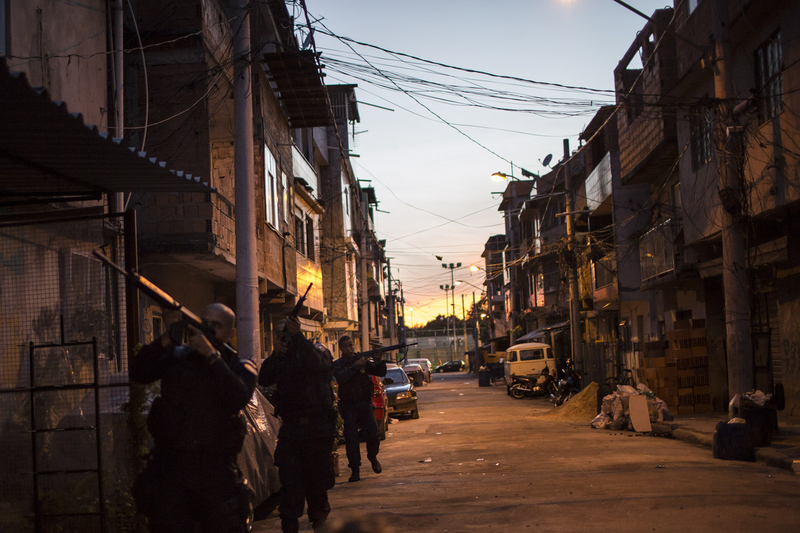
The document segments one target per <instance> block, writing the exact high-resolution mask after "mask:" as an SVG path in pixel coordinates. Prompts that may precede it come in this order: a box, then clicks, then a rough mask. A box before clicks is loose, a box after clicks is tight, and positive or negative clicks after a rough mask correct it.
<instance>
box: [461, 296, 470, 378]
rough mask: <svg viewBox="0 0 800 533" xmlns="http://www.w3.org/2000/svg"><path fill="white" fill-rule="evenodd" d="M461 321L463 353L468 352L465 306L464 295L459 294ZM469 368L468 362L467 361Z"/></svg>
mask: <svg viewBox="0 0 800 533" xmlns="http://www.w3.org/2000/svg"><path fill="white" fill-rule="evenodd" d="M461 321H462V322H463V323H464V353H466V352H468V351H469V350H468V349H467V308H466V307H464V295H463V294H462V295H461ZM467 368H469V362H468V363H467Z"/></svg>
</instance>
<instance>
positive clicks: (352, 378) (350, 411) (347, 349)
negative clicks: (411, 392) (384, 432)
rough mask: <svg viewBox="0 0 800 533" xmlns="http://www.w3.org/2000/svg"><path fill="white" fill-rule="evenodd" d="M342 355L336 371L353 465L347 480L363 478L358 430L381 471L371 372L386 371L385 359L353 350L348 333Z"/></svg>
mask: <svg viewBox="0 0 800 533" xmlns="http://www.w3.org/2000/svg"><path fill="white" fill-rule="evenodd" d="M339 349H340V350H341V352H342V357H341V358H339V359H337V360H336V361H334V363H333V375H334V377H335V378H336V383H337V384H338V386H339V412H340V413H341V414H342V419H343V420H344V445H345V450H346V452H347V462H348V466H349V467H350V478H349V479H348V481H351V482H352V481H359V480H360V479H361V450H360V443H359V430H361V433H362V434H363V435H364V440H365V441H366V443H367V459H368V460H369V462H370V463H371V464H372V471H373V472H375V473H376V474H380V473H381V471H382V467H381V463H380V462H379V461H378V452H379V451H380V443H381V440H380V435H379V434H378V425H377V422H375V413H374V410H373V407H372V394H373V390H374V384H373V382H372V377H371V376H378V377H383V376H385V375H386V362H385V361H380V360H378V361H375V360H373V359H371V358H369V357H361V356H358V355H356V354H355V353H354V352H353V339H351V338H350V337H348V336H347V335H345V336H343V337H341V338H340V339H339Z"/></svg>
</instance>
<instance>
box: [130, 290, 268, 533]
mask: <svg viewBox="0 0 800 533" xmlns="http://www.w3.org/2000/svg"><path fill="white" fill-rule="evenodd" d="M165 318H166V320H165V322H166V324H167V328H166V331H167V332H170V330H171V329H172V325H173V324H175V323H177V322H178V320H179V319H180V313H171V314H168V315H167V316H166V317H165ZM202 319H203V322H205V324H206V325H207V326H209V328H210V329H212V330H213V331H214V339H215V340H216V341H220V342H221V343H227V342H228V341H230V339H231V337H232V336H233V331H234V326H235V324H236V317H235V316H234V314H233V311H231V310H230V309H229V308H228V307H226V306H224V305H222V304H212V305H209V306H208V307H206V309H205V310H204V311H203V314H202ZM189 330H190V336H189V343H188V344H178V343H175V342H173V341H172V340H171V338H170V335H169V333H164V335H162V336H161V337H159V338H158V339H156V340H155V341H154V342H152V343H151V344H148V345H147V346H145V347H144V348H142V349H141V351H139V353H138V354H136V356H135V357H134V358H133V359H132V361H131V369H130V376H131V380H132V381H134V382H137V383H150V382H153V381H156V380H159V379H160V380H161V395H160V396H159V397H158V398H156V399H155V401H154V402H153V405H152V407H151V408H150V415H149V416H148V417H147V428H148V429H149V430H150V434H151V435H152V436H153V440H154V442H155V447H154V448H153V452H152V454H151V456H150V460H149V462H148V464H147V467H146V468H145V470H144V471H143V472H142V473H141V474H140V475H139V477H138V478H137V479H136V483H135V484H134V490H133V492H134V497H135V499H136V503H137V506H138V507H139V511H140V512H141V513H142V514H143V515H145V516H146V517H147V518H148V522H149V531H150V532H151V533H184V532H185V533H190V532H193V531H195V524H194V522H199V525H200V531H203V532H207V533H220V532H223V533H241V532H244V531H246V528H247V521H248V518H249V517H250V501H249V498H248V491H247V486H246V483H245V481H244V478H243V476H242V473H241V471H240V470H239V467H238V465H237V462H236V456H237V455H238V453H239V451H240V450H241V449H242V444H243V443H244V437H245V434H246V422H245V418H244V415H243V414H242V409H243V408H244V407H245V406H246V405H247V403H248V402H249V401H250V397H251V396H252V395H253V390H254V389H255V386H256V367H255V364H254V363H253V362H252V361H251V360H250V359H249V358H247V357H244V358H241V359H240V357H239V356H236V355H235V354H234V353H233V352H231V351H229V350H224V349H223V350H217V349H216V348H215V347H214V346H213V345H212V344H211V343H210V342H209V340H208V339H207V338H206V336H205V335H203V333H201V332H200V331H198V330H197V329H195V328H192V327H191V326H189Z"/></svg>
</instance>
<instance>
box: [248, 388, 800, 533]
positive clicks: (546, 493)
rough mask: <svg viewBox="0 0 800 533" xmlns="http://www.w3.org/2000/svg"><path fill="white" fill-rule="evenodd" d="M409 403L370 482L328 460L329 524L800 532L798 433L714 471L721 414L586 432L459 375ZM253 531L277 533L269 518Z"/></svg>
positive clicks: (616, 532) (538, 405)
mask: <svg viewBox="0 0 800 533" xmlns="http://www.w3.org/2000/svg"><path fill="white" fill-rule="evenodd" d="M418 394H419V402H420V404H419V405H420V418H419V419H418V420H411V419H403V420H399V421H395V422H394V423H393V424H392V425H391V426H390V429H389V436H388V437H387V439H386V440H385V441H384V442H383V443H382V446H381V454H380V456H379V458H380V460H381V463H382V464H383V473H382V474H374V473H372V472H371V470H369V467H368V464H369V463H367V462H366V460H365V459H364V460H363V461H364V463H365V465H366V468H365V467H363V466H362V481H360V482H357V483H348V482H347V477H348V475H349V469H348V468H347V465H346V459H344V458H342V459H340V465H341V469H342V473H341V475H340V476H339V477H338V478H337V483H336V486H335V487H334V488H333V489H332V490H331V491H330V493H329V496H330V503H331V508H332V512H331V516H330V518H331V519H332V521H336V520H342V519H346V518H350V517H359V516H361V517H370V518H372V519H377V520H381V521H382V522H383V523H384V524H385V526H386V527H385V529H384V531H387V532H394V533H405V532H415V533H416V532H434V531H436V532H441V531H449V532H461V531H465V532H466V531H481V532H486V531H494V532H515V531H532V530H535V531H559V532H573V531H574V532H583V531H587V532H589V531H591V532H605V531H608V532H613V533H623V532H628V531H630V532H641V531H664V532H671V531H681V532H693V531H698V532H706V531H714V532H715V531H725V532H726V533H733V532H739V531H742V532H744V531H756V530H758V531H760V530H767V531H770V532H783V531H786V532H789V531H797V530H800V506H799V505H798V504H797V503H798V501H800V499H799V498H800V476H797V475H796V474H795V473H794V472H792V470H791V467H792V465H793V454H794V452H795V450H796V449H800V446H798V445H800V431H798V432H797V433H795V431H796V430H797V429H798V428H797V426H787V425H785V424H784V425H782V426H781V431H782V432H783V433H784V435H782V436H781V437H778V438H776V439H775V440H774V441H773V443H772V446H771V447H769V448H762V449H759V454H757V461H756V462H738V461H721V460H717V459H714V458H713V457H712V454H711V449H710V438H711V434H713V429H714V426H715V425H716V422H717V421H718V420H722V419H724V418H725V417H724V416H722V414H716V415H703V416H700V415H697V416H692V417H676V420H675V421H673V422H670V423H669V426H667V427H668V431H665V432H663V433H664V434H671V436H672V437H674V438H663V437H654V436H646V435H643V434H637V433H632V432H627V431H608V430H595V429H592V428H591V427H590V426H589V422H590V421H591V418H589V419H588V420H585V421H583V420H580V421H575V420H571V419H569V418H559V417H558V416H554V415H557V414H558V413H557V412H551V411H552V410H553V405H552V403H550V402H548V401H547V400H546V399H541V398H526V399H522V400H515V399H513V398H511V397H509V396H508V395H507V394H506V390H505V386H502V385H500V384H498V385H497V386H490V387H478V382H477V379H475V378H473V377H470V376H468V375H466V374H463V373H458V374H445V375H436V376H435V378H434V383H432V384H430V385H426V386H424V387H420V388H419V389H418ZM343 455H344V454H343V453H342V456H343ZM362 456H363V457H364V458H365V457H366V452H365V451H364V450H363V445H362ZM776 457H780V458H782V461H783V463H782V464H777V463H774V462H773V463H770V464H775V465H776V466H780V467H781V468H776V467H775V466H771V465H770V464H768V461H774V459H775V458H776ZM787 461H788V462H787ZM787 465H788V468H787ZM254 530H255V531H256V532H272V531H280V520H279V518H278V517H277V511H273V512H272V513H271V514H270V515H269V516H268V517H267V518H265V519H263V520H260V521H258V522H256V527H255V529H254ZM301 531H311V528H310V526H309V525H308V522H307V520H306V519H305V518H304V519H303V520H301ZM365 531H375V529H374V528H373V529H367V530H365Z"/></svg>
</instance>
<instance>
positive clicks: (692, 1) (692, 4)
mask: <svg viewBox="0 0 800 533" xmlns="http://www.w3.org/2000/svg"><path fill="white" fill-rule="evenodd" d="M701 1H702V0H689V1H688V2H687V3H686V6H687V8H688V9H689V13H690V14H691V13H692V12H693V11H694V10H695V9H697V4H699V3H700V2H701Z"/></svg>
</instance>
